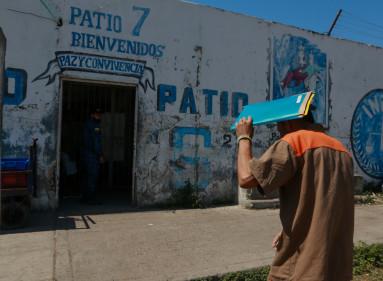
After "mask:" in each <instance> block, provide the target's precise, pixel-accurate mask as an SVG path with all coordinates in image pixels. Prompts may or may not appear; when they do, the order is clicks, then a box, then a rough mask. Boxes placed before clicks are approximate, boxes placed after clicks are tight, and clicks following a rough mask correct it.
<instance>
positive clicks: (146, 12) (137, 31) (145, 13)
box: [132, 6, 150, 36]
mask: <svg viewBox="0 0 383 281" xmlns="http://www.w3.org/2000/svg"><path fill="white" fill-rule="evenodd" d="M133 11H140V12H142V15H141V17H140V19H139V20H138V22H137V24H136V26H135V27H134V28H133V31H132V35H133V36H140V32H141V27H142V25H143V24H144V22H145V20H146V18H147V17H148V16H149V13H150V9H149V8H143V7H137V6H133Z"/></svg>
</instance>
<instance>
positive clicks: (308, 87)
mask: <svg viewBox="0 0 383 281" xmlns="http://www.w3.org/2000/svg"><path fill="white" fill-rule="evenodd" d="M273 67H274V70H273V74H274V78H273V99H278V98H282V97H286V96H291V95H295V94H299V93H302V92H307V91H315V93H316V97H315V99H314V105H315V107H316V109H317V110H316V111H315V113H314V118H315V120H316V121H317V122H318V123H321V124H324V125H326V120H327V118H326V111H327V110H326V105H327V102H326V75H327V59H326V54H324V53H323V52H321V51H320V50H319V49H318V48H317V47H316V46H315V45H313V44H311V43H310V42H309V41H308V40H307V39H305V38H301V37H293V36H290V35H284V36H282V38H281V39H274V66H273Z"/></svg>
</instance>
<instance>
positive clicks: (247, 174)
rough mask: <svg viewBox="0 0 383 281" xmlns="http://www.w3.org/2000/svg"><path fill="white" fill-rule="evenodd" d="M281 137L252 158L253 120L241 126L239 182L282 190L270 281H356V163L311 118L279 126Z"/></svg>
mask: <svg viewBox="0 0 383 281" xmlns="http://www.w3.org/2000/svg"><path fill="white" fill-rule="evenodd" d="M277 125H278V130H279V132H280V134H281V139H280V140H278V141H276V142H275V143H274V144H273V145H271V147H269V148H268V150H267V151H266V152H265V153H264V154H263V155H262V156H261V157H260V158H259V159H257V158H253V156H252V150H251V148H252V141H251V140H252V136H253V126H252V120H251V117H249V118H248V119H245V118H243V119H242V120H241V121H240V122H239V123H238V125H237V128H236V133H237V142H238V182H239V185H240V186H241V187H242V188H254V187H257V188H258V189H259V190H260V192H261V193H270V192H272V191H274V190H276V189H279V196H280V220H281V223H282V231H281V232H280V233H279V234H278V235H277V236H276V237H275V238H274V240H273V242H272V246H273V247H274V248H276V255H275V258H274V261H273V263H272V266H271V271H270V274H269V278H268V280H269V281H276V280H277V281H280V280H296V281H299V280H328V281H349V280H352V255H353V233H354V197H353V188H354V184H353V172H354V170H353V161H352V158H351V154H350V153H349V152H348V151H347V149H346V148H345V147H344V146H343V145H342V144H341V143H340V142H339V141H338V140H336V139H334V138H332V137H330V136H328V135H327V134H325V132H324V130H323V128H322V127H321V126H319V125H316V124H314V123H313V118H312V114H311V113H310V114H309V115H308V116H306V117H304V118H302V119H297V120H290V121H284V122H280V123H278V124H277Z"/></svg>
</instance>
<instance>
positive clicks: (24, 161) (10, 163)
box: [1, 158, 29, 171]
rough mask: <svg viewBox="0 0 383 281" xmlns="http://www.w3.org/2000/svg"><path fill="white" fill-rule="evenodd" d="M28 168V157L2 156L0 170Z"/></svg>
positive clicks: (22, 169)
mask: <svg viewBox="0 0 383 281" xmlns="http://www.w3.org/2000/svg"><path fill="white" fill-rule="evenodd" d="M28 169H29V159H28V158H2V159H1V170H4V171H24V170H28Z"/></svg>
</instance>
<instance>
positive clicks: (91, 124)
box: [81, 108, 104, 204]
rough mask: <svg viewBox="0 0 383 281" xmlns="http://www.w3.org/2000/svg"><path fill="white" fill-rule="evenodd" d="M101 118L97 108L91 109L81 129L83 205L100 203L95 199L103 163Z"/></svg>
mask: <svg viewBox="0 0 383 281" xmlns="http://www.w3.org/2000/svg"><path fill="white" fill-rule="evenodd" d="M101 116H102V112H101V110H100V109H99V108H96V109H93V110H92V111H91V113H90V116H89V118H88V120H87V121H86V122H85V125H84V129H83V136H82V137H83V140H82V149H81V158H82V164H83V183H82V185H83V186H82V198H81V202H83V203H90V204H92V203H100V202H99V201H98V199H97V198H96V192H97V184H98V180H99V174H100V164H101V163H102V162H103V161H104V160H103V156H102V142H101Z"/></svg>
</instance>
